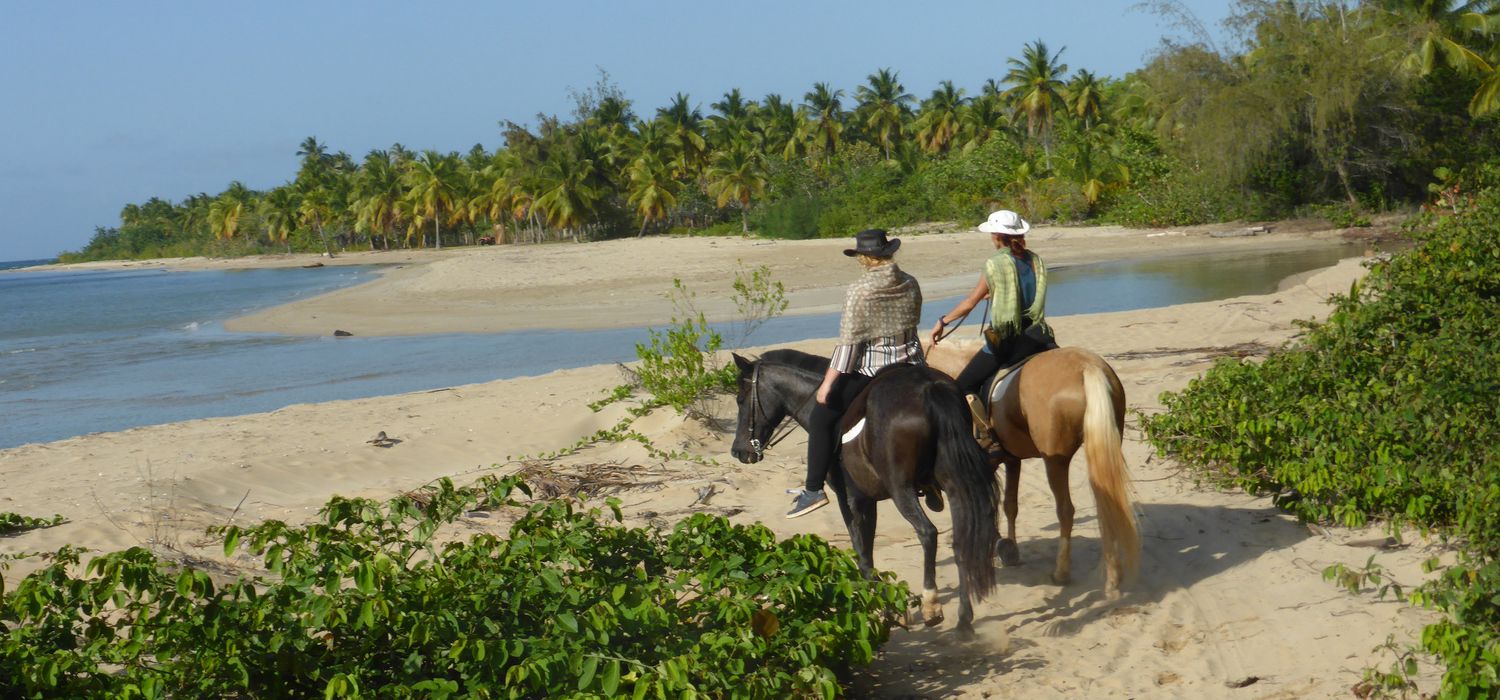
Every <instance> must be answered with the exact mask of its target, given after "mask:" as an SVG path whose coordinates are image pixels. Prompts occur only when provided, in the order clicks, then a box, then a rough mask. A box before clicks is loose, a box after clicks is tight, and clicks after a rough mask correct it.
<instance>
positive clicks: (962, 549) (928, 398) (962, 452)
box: [923, 381, 1000, 600]
mask: <svg viewBox="0 0 1500 700" xmlns="http://www.w3.org/2000/svg"><path fill="white" fill-rule="evenodd" d="M924 394H925V396H924V399H925V400H924V402H923V403H924V404H926V407H927V418H928V420H929V421H930V422H931V425H932V432H933V437H934V438H935V440H936V449H935V453H936V460H935V464H934V473H935V475H936V476H937V480H938V483H939V484H940V485H941V486H942V487H943V491H945V492H946V493H947V494H948V501H949V503H951V504H952V506H953V553H954V555H955V556H954V558H955V560H957V562H958V576H959V581H960V582H961V583H962V584H963V585H964V588H965V589H966V590H968V591H972V592H973V596H974V597H975V599H978V600H983V599H984V598H985V596H987V595H989V593H990V591H992V590H994V588H995V543H996V541H997V540H998V539H999V532H998V531H997V530H996V529H995V517H996V503H997V502H998V501H999V500H1000V496H999V493H998V491H997V490H996V487H995V471H994V470H993V469H991V468H990V466H989V464H988V463H987V462H986V461H985V457H984V452H983V451H982V450H980V449H979V443H977V442H975V441H974V436H973V434H972V433H971V432H970V430H971V428H970V419H969V409H968V406H967V405H965V404H964V400H963V397H962V396H959V394H958V389H957V388H956V387H954V386H953V385H952V384H951V383H949V382H945V381H934V382H931V383H929V384H928V385H927V388H926V390H925V391H924Z"/></svg>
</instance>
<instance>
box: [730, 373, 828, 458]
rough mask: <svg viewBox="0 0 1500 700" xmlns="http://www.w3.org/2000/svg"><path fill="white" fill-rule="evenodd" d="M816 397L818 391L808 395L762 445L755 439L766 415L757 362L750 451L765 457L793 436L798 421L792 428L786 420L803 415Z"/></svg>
mask: <svg viewBox="0 0 1500 700" xmlns="http://www.w3.org/2000/svg"><path fill="white" fill-rule="evenodd" d="M814 396H817V392H816V391H814V392H813V393H811V394H808V396H807V398H805V399H803V400H802V403H800V404H797V408H796V410H794V411H792V412H791V413H789V414H787V416H786V417H784V418H782V419H781V422H780V423H778V424H777V425H776V426H775V427H774V428H772V429H771V437H770V438H768V439H767V440H766V444H764V445H762V444H761V442H760V438H757V437H755V426H756V424H758V423H760V417H761V414H762V413H764V411H762V410H761V408H760V361H756V363H755V371H754V372H752V373H751V374H750V425H748V426H746V431H747V432H748V434H749V437H750V449H752V450H755V455H756V456H757V457H764V456H765V454H766V450H769V449H771V448H772V447H775V446H776V443H778V442H781V441H782V440H785V439H786V436H788V435H791V434H792V431H793V430H795V429H796V425H797V421H796V420H793V421H792V422H791V423H792V424H791V426H788V425H787V420H786V419H787V418H792V417H794V416H796V415H797V414H798V413H801V412H802V409H803V408H804V407H805V406H807V402H808V401H811V400H812V399H813V397H814ZM778 431H780V434H777V433H778Z"/></svg>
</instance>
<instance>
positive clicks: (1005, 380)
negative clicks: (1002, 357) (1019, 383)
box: [985, 362, 1025, 412]
mask: <svg viewBox="0 0 1500 700" xmlns="http://www.w3.org/2000/svg"><path fill="white" fill-rule="evenodd" d="M1021 364H1022V365H1024V364H1025V363H1024V362H1023V363H1021ZM1022 369H1023V368H1022V367H1021V366H1020V365H1018V366H1016V367H1014V368H1011V369H1010V370H1001V372H1003V373H1004V375H1003V376H1001V377H1000V378H999V380H998V381H996V382H995V383H994V384H991V385H990V387H991V388H990V395H989V400H988V401H986V403H985V408H988V409H990V411H991V412H993V411H994V406H995V402H997V401H999V400H1000V397H1001V396H1004V395H1005V392H1006V390H1007V389H1009V388H1010V385H1011V384H1012V383H1013V382H1015V381H1016V377H1019V376H1021V370H1022Z"/></svg>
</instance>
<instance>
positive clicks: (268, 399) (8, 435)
mask: <svg viewBox="0 0 1500 700" xmlns="http://www.w3.org/2000/svg"><path fill="white" fill-rule="evenodd" d="M1350 254H1351V252H1350V250H1349V249H1340V248H1328V249H1325V250H1314V251H1300V252H1297V253H1276V254H1269V255H1258V256H1254V257H1248V258H1247V257H1244V256H1240V257H1225V256H1199V257H1193V258H1176V259H1163V260H1156V261H1127V262H1116V263H1103V264H1098V265H1084V266H1078V267H1071V268H1063V269H1057V270H1056V271H1055V272H1054V273H1053V275H1052V278H1051V284H1050V290H1049V297H1048V303H1047V312H1048V314H1050V315H1054V316H1060V315H1067V314H1077V313H1095V312H1104V311H1124V310H1129V309H1137V308H1147V307H1156V306H1165V305H1170V304H1178V303H1185V302H1191V301H1204V300H1208V299H1215V298H1224V297H1231V296H1238V295H1242V294H1257V293H1265V292H1269V291H1272V290H1274V289H1275V288H1276V284H1277V282H1278V281H1279V280H1281V279H1283V278H1285V277H1287V276H1289V275H1293V274H1297V273H1300V272H1303V271H1306V270H1310V269H1315V268H1318V267H1323V266H1326V265H1330V264H1332V263H1333V262H1335V261H1337V260H1338V259H1339V258H1341V257H1347V256H1348V255H1350ZM1352 254H1357V251H1355V253H1352ZM38 262H46V261H16V262H10V263H6V262H0V269H7V268H13V267H23V266H26V265H32V264H38ZM374 276H375V272H374V269H373V268H358V267H323V268H315V269H302V268H291V269H273V270H243V271H207V272H173V271H166V270H160V269H152V270H110V271H37V272H0V448H5V447H14V446H16V445H21V444H25V443H31V442H45V441H51V440H58V439H62V438H67V437H72V436H76V435H83V434H87V433H93V432H106V431H115V430H123V429H126V428H131V427H136V426H141V425H153V424H157V423H169V422H175V421H181V420H190V419H196V418H207V417H213V416H230V415H241V414H245V413H256V412H261V411H271V410H275V409H278V408H282V407H284V406H288V405H291V404H296V403H307V402H317V401H331V400H337V399H353V398H363V397H368V396H379V395H385V394H396V393H403V392H409V391H421V390H428V389H436V388H442V387H449V386H456V385H461V384H471V383H476V382H485V381H492V380H496V379H506V378H512V377H519V376H532V375H539V374H545V373H547V372H551V371H553V370H557V369H564V368H571V367H582V366H587V365H596V364H607V363H613V362H628V361H631V360H634V359H635V345H636V344H637V343H641V342H645V341H646V340H647V339H648V337H649V336H648V332H647V330H646V329H645V328H627V329H611V330H591V331H518V332H512V333H497V334H448V335H429V336H403V337H393V338H378V337H349V338H333V337H301V336H282V335H274V334H254V333H231V332H229V331H226V330H224V327H223V322H224V321H225V320H226V319H230V318H234V317H237V316H241V315H244V314H246V313H249V312H251V311H254V310H257V309H262V308H267V307H270V306H275V305H279V304H284V303H287V302H290V301H294V300H296V299H300V298H305V297H308V296H312V295H315V294H321V293H323V292H327V291H331V290H334V289H337V288H340V287H345V286H348V285H352V284H359V283H361V282H364V281H367V280H369V279H372V278H373V277H374ZM976 278H977V276H976ZM956 301H957V300H956V299H953V298H950V299H934V300H929V301H928V303H927V305H926V306H925V308H924V311H923V319H924V321H923V326H922V329H923V330H924V332H925V330H926V329H927V328H929V327H930V326H931V324H932V322H933V321H934V319H936V317H937V314H940V313H943V312H945V311H947V310H948V309H950V308H952V306H953V304H954V303H956ZM974 318H975V319H976V320H975V321H974V322H971V327H972V323H977V318H978V316H977V313H976V315H975V317H974ZM664 323H665V321H664ZM721 328H722V330H723V331H724V332H725V335H726V337H727V338H730V339H734V331H733V328H732V327H731V326H723V327H721ZM960 332H966V331H960ZM836 335H838V316H837V315H836V314H821V315H804V316H786V317H782V318H778V319H774V320H772V321H771V322H769V323H767V324H765V325H764V326H762V327H760V328H759V329H758V330H756V331H755V332H754V333H753V334H752V335H750V336H749V337H748V338H745V339H743V340H742V343H741V344H743V345H746V346H753V345H773V344H778V343H785V342H791V341H796V340H804V339H807V338H826V337H833V336H836ZM1062 340H1063V342H1064V343H1065V344H1072V343H1076V344H1080V345H1087V340H1086V339H1077V340H1074V339H1068V338H1064V339H1062ZM607 388H608V387H600V390H601V391H603V390H604V389H607Z"/></svg>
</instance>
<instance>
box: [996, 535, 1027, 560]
mask: <svg viewBox="0 0 1500 700" xmlns="http://www.w3.org/2000/svg"><path fill="white" fill-rule="evenodd" d="M995 554H997V555H998V556H999V557H1000V563H1001V564H1004V565H1006V566H1020V565H1021V548H1020V547H1017V546H1016V541H1015V540H1012V539H1003V540H1000V543H999V544H996V545H995Z"/></svg>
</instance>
